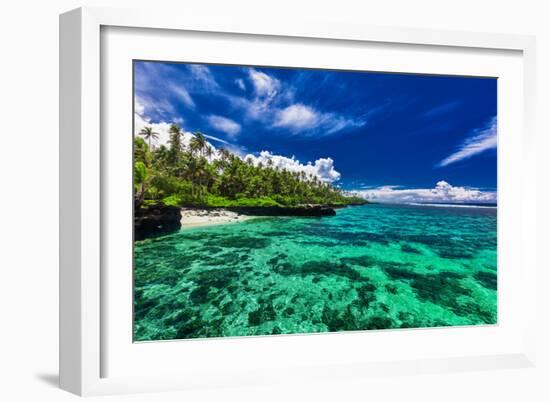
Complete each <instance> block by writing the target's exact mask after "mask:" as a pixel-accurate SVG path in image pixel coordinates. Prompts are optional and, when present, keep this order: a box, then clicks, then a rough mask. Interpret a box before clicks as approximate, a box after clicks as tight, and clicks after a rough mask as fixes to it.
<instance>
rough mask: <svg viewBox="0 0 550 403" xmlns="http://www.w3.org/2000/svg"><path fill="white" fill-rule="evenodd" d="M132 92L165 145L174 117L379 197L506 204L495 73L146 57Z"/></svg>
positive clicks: (190, 128)
mask: <svg viewBox="0 0 550 403" xmlns="http://www.w3.org/2000/svg"><path fill="white" fill-rule="evenodd" d="M134 88H135V94H134V95H135V96H134V102H135V112H136V113H135V129H136V132H138V131H139V129H140V127H142V126H143V125H152V126H154V128H155V130H157V131H158V132H160V133H161V139H160V142H161V143H162V142H165V141H166V138H167V136H166V133H165V132H166V130H167V127H168V125H169V124H170V123H171V122H176V123H178V124H180V125H181V127H182V128H183V130H184V131H186V132H187V136H190V135H191V134H190V133H192V132H195V131H200V132H202V133H205V134H206V135H208V136H209V137H208V139H209V142H210V143H211V144H212V145H213V146H214V147H220V146H222V145H223V146H224V147H227V148H229V149H231V150H233V151H234V152H235V153H238V154H239V155H241V156H242V157H243V158H244V157H245V156H247V155H250V156H251V158H253V159H254V161H260V160H262V159H265V158H275V159H276V161H277V162H278V166H280V167H287V168H289V169H295V170H300V169H303V170H306V171H307V172H308V173H314V174H316V175H318V176H319V177H320V178H321V179H322V180H325V181H327V182H332V183H334V184H335V185H338V186H340V187H342V188H343V189H347V190H354V191H357V192H360V193H361V194H363V195H365V197H369V198H372V199H377V198H378V199H379V200H381V201H384V200H388V201H401V200H404V201H479V202H483V201H486V202H494V201H496V175H497V172H496V171H497V164H496V113H497V80H496V79H493V78H472V77H450V76H428V75H416V74H393V73H392V74H388V73H369V72H347V71H328V70H305V69H289V68H264V67H242V66H221V65H200V64H185V63H160V62H137V61H136V62H135V63H134ZM262 151H263V153H262V154H260V153H261V152H262ZM308 163H309V164H308Z"/></svg>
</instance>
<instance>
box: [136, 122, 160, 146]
mask: <svg viewBox="0 0 550 403" xmlns="http://www.w3.org/2000/svg"><path fill="white" fill-rule="evenodd" d="M139 134H140V135H142V136H143V138H144V139H145V140H147V141H148V144H149V150H151V139H153V140H154V141H157V140H158V139H159V136H158V133H157V132H154V131H153V128H152V127H151V126H145V127H144V128H142V129H141V131H140V132H139Z"/></svg>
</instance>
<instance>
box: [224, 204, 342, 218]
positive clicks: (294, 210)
mask: <svg viewBox="0 0 550 403" xmlns="http://www.w3.org/2000/svg"><path fill="white" fill-rule="evenodd" d="M227 210H229V211H233V212H235V213H239V214H243V215H252V216H297V217H324V216H333V215H336V211H334V209H333V208H332V207H329V206H323V205H316V204H315V205H314V204H309V205H302V206H296V207H277V206H273V207H229V208H227Z"/></svg>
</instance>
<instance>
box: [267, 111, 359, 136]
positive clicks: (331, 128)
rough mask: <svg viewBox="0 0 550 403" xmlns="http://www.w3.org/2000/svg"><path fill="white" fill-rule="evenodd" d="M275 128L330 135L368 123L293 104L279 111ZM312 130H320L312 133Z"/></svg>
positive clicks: (274, 124) (274, 123)
mask: <svg viewBox="0 0 550 403" xmlns="http://www.w3.org/2000/svg"><path fill="white" fill-rule="evenodd" d="M275 116H276V117H275V121H274V122H273V126H275V127H286V128H288V129H290V130H291V131H293V132H294V133H297V132H306V133H307V132H308V131H309V134H317V135H329V134H333V133H336V132H339V131H342V130H344V129H347V128H353V127H360V126H363V125H364V124H365V123H366V121H365V120H361V119H357V120H356V119H351V118H347V117H345V116H342V115H338V114H335V113H326V112H325V113H323V112H320V111H317V110H315V109H313V108H312V107H310V106H306V105H303V104H293V105H290V106H287V107H286V108H284V109H280V110H278V111H277V113H276V115H275ZM312 129H319V130H317V131H316V133H311V130H312Z"/></svg>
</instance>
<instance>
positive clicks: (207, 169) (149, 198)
mask: <svg viewBox="0 0 550 403" xmlns="http://www.w3.org/2000/svg"><path fill="white" fill-rule="evenodd" d="M150 133H153V132H152V130H142V132H141V133H140V134H142V135H143V136H144V137H145V135H147V140H150V139H151V138H153V139H155V140H156V138H155V137H154V136H152V135H151V134H150ZM214 153H215V152H214V150H213V149H212V147H211V146H210V145H209V144H208V142H207V141H206V138H205V137H204V135H203V134H202V133H199V132H197V133H195V134H194V137H193V138H192V139H191V141H190V142H189V144H188V145H187V146H186V145H184V142H183V141H182V131H181V128H180V127H179V126H177V125H175V124H173V125H172V126H171V127H170V132H169V140H168V147H166V146H164V145H161V146H159V147H154V148H153V147H151V145H150V142H149V144H148V143H147V142H146V141H145V140H144V139H143V138H142V137H138V136H136V137H135V139H134V186H135V198H136V203H137V204H138V205H140V204H141V203H143V202H145V203H148V202H158V201H162V202H163V203H165V204H167V205H175V206H203V207H236V206H284V207H291V206H298V205H303V204H328V205H345V204H350V203H353V204H356V203H364V202H365V201H364V200H363V199H360V198H356V197H349V196H345V195H344V194H343V192H342V191H341V190H339V189H338V188H336V187H334V186H332V185H331V184H330V183H326V182H322V181H320V180H319V179H318V178H317V177H316V176H313V175H307V174H306V173H305V172H291V171H289V170H286V169H278V168H275V167H274V166H273V162H272V161H271V160H269V161H268V162H267V163H266V164H265V165H263V164H261V163H260V164H257V165H255V164H253V161H251V160H247V161H243V160H242V159H241V158H240V157H238V156H236V155H235V154H233V153H231V152H230V151H228V150H227V149H225V148H220V149H218V151H217V153H216V158H212V157H213V155H214Z"/></svg>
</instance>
